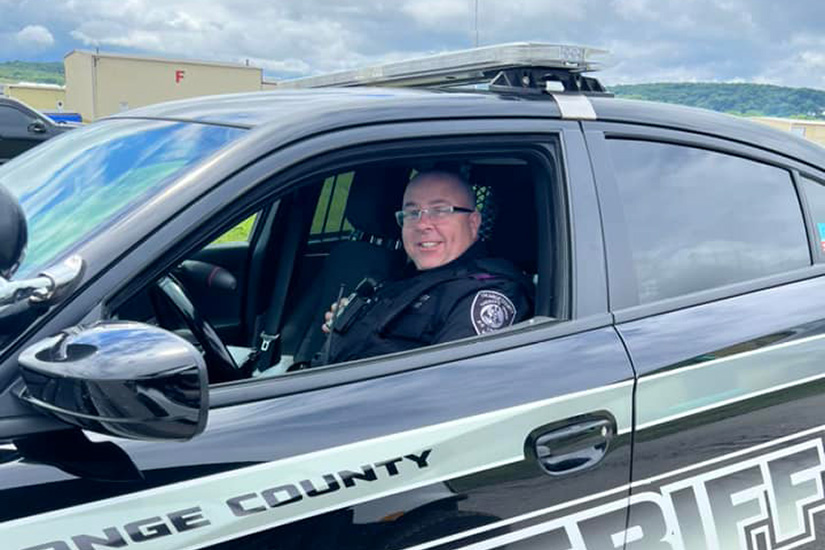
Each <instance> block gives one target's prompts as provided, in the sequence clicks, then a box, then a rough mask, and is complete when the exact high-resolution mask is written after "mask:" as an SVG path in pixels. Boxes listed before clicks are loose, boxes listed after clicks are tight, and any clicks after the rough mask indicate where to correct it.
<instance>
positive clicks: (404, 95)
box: [112, 87, 561, 128]
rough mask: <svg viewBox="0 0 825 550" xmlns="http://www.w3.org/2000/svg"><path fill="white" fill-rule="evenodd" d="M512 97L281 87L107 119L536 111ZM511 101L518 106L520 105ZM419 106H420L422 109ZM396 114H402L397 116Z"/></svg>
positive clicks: (268, 119) (548, 108) (271, 120)
mask: <svg viewBox="0 0 825 550" xmlns="http://www.w3.org/2000/svg"><path fill="white" fill-rule="evenodd" d="M512 99H513V98H512V97H510V98H506V97H504V96H501V95H499V94H485V93H473V92H453V91H450V92H447V91H443V90H431V89H411V88H365V87H352V88H315V89H298V90H295V89H288V90H287V89H285V90H273V91H263V92H251V93H243V94H229V95H219V96H205V97H199V98H194V99H186V100H180V101H172V102H167V103H161V104H156V105H150V106H147V107H140V108H137V109H133V110H130V111H127V112H124V113H120V114H118V115H113V117H112V118H124V117H127V118H128V117H140V118H163V119H172V120H189V121H195V122H203V123H212V124H226V125H233V126H241V127H245V128H254V127H259V126H266V125H268V124H275V123H281V122H282V121H283V119H284V117H285V116H289V117H292V116H295V115H299V116H300V115H305V116H325V115H336V114H341V113H342V111H359V112H361V115H359V118H360V120H361V122H362V123H363V121H364V119H363V115H364V112H365V111H372V112H373V115H374V116H378V117H379V118H386V115H381V114H380V113H382V112H386V113H395V114H396V116H398V117H399V118H410V113H416V114H415V116H414V118H419V119H424V118H428V114H429V113H431V112H432V113H433V114H437V115H438V117H439V118H440V117H443V116H444V115H445V113H453V116H458V117H460V116H478V115H482V114H488V115H490V114H493V115H496V114H498V115H500V116H506V115H507V114H514V110H513V109H514V107H515V111H516V113H515V114H519V111H521V112H525V111H526V110H531V111H533V112H536V111H537V109H535V108H532V107H527V105H528V104H530V103H533V102H514V101H512ZM542 103H543V104H542V105H541V107H540V109H539V110H540V111H541V116H545V117H546V116H550V117H553V116H555V117H559V116H561V114H560V112H559V109H558V108H557V107H556V106H555V104H554V103H553V102H542ZM517 104H521V105H523V107H522V108H521V109H520V108H519V107H518V106H517ZM422 109H423V110H422ZM402 113H406V115H404V116H402Z"/></svg>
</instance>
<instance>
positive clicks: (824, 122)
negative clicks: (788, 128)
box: [749, 116, 825, 126]
mask: <svg viewBox="0 0 825 550" xmlns="http://www.w3.org/2000/svg"><path fill="white" fill-rule="evenodd" d="M749 118H753V119H754V120H772V121H775V122H790V123H791V124H808V125H811V126H825V120H811V119H807V118H783V117H777V116H755V117H749Z"/></svg>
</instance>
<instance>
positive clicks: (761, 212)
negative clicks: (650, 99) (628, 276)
mask: <svg viewBox="0 0 825 550" xmlns="http://www.w3.org/2000/svg"><path fill="white" fill-rule="evenodd" d="M608 143H609V147H610V152H611V156H612V161H613V167H614V170H615V179H616V184H617V187H618V193H619V198H620V203H621V209H622V213H623V215H624V220H625V224H626V227H627V241H628V244H629V247H630V251H631V254H632V264H633V268H634V272H635V276H636V285H637V290H638V302H639V303H642V304H643V303H648V302H652V301H655V300H661V299H665V298H671V297H675V296H681V295H684V294H688V293H691V292H697V291H701V290H707V289H712V288H716V287H720V286H724V285H728V284H731V283H737V282H742V281H747V280H751V279H755V278H759V277H764V276H767V275H773V274H777V273H781V272H785V271H789V270H793V269H796V268H800V267H804V266H807V265H809V264H810V253H809V249H808V243H807V238H806V235H805V226H804V222H803V218H802V212H801V209H800V206H799V201H798V199H797V196H796V192H795V190H794V186H793V181H792V179H791V175H790V173H789V172H787V171H786V170H782V169H780V168H776V167H773V166H769V165H766V164H761V163H758V162H753V161H750V160H746V159H743V158H740V157H734V156H731V155H726V154H722V153H717V152H712V151H707V150H704V149H698V148H694V147H685V146H679V145H672V144H665V143H654V142H644V141H631V140H620V139H612V140H609V141H608Z"/></svg>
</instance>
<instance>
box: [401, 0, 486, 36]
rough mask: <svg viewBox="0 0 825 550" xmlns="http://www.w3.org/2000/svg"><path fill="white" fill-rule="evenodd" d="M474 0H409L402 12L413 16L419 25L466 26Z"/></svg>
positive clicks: (403, 6)
mask: <svg viewBox="0 0 825 550" xmlns="http://www.w3.org/2000/svg"><path fill="white" fill-rule="evenodd" d="M471 1H472V0H407V2H404V3H403V4H402V7H401V11H402V13H404V14H406V15H409V16H410V17H412V19H413V22H415V23H417V24H419V25H426V26H436V27H451V26H454V25H456V24H460V26H461V28H462V29H464V28H466V25H467V20H468V18H469V17H470V8H471V6H470V2H471Z"/></svg>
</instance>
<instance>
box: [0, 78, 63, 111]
mask: <svg viewBox="0 0 825 550" xmlns="http://www.w3.org/2000/svg"><path fill="white" fill-rule="evenodd" d="M5 95H7V96H9V97H13V98H14V99H18V100H20V101H22V102H23V103H25V104H26V105H28V106H30V107H34V108H35V109H37V110H39V111H62V110H64V106H65V103H66V89H65V87H63V86H59V85H57V84H35V83H31V82H19V83H17V84H6V85H5Z"/></svg>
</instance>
